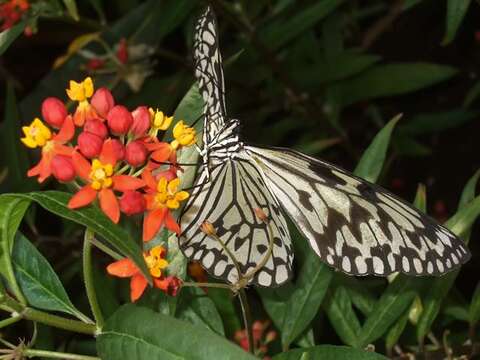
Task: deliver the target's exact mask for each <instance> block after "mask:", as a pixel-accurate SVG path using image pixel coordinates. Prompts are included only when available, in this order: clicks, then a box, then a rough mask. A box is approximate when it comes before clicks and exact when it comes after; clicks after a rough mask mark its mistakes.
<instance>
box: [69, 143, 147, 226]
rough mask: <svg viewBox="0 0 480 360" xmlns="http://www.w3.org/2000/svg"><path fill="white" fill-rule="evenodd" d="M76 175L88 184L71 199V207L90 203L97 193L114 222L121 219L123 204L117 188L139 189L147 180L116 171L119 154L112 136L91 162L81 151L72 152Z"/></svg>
mask: <svg viewBox="0 0 480 360" xmlns="http://www.w3.org/2000/svg"><path fill="white" fill-rule="evenodd" d="M72 159H73V164H74V166H75V170H76V172H77V175H78V176H80V178H82V179H83V180H84V181H85V182H86V183H87V184H86V185H85V186H84V187H83V188H81V189H80V190H79V191H78V192H77V193H76V194H75V195H73V196H72V198H71V199H70V201H69V202H68V207H69V208H70V209H78V208H81V207H84V206H87V205H89V204H91V203H92V202H93V201H94V200H95V199H96V198H97V196H98V199H99V202H100V208H101V209H102V211H103V212H104V213H105V215H107V216H108V217H109V218H110V219H111V220H112V221H113V222H114V223H118V221H119V219H120V206H119V203H118V199H117V197H116V195H115V193H114V191H120V192H125V191H128V190H137V189H140V188H142V187H143V186H144V185H145V184H144V182H143V180H141V179H138V178H134V177H132V176H128V175H121V174H116V173H115V165H116V164H117V155H116V154H115V148H114V145H113V142H112V141H111V140H106V141H105V143H104V144H103V147H102V151H101V153H100V155H99V157H98V159H93V161H92V162H91V163H90V162H89V161H88V160H87V159H85V158H84V157H83V156H82V155H81V154H80V153H79V152H77V151H75V152H74V153H73V155H72Z"/></svg>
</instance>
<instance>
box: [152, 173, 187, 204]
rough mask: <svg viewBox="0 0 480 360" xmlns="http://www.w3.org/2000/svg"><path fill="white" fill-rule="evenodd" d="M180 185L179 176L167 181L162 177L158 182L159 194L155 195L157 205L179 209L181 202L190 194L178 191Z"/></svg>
mask: <svg viewBox="0 0 480 360" xmlns="http://www.w3.org/2000/svg"><path fill="white" fill-rule="evenodd" d="M179 185H180V179H179V178H176V179H173V180H171V181H167V179H165V178H164V177H162V178H161V179H160V181H159V182H158V184H157V195H156V196H155V202H156V204H157V206H158V207H165V206H166V207H168V208H169V209H178V208H179V207H180V202H181V201H183V200H186V199H188V196H189V194H188V192H186V191H178V186H179Z"/></svg>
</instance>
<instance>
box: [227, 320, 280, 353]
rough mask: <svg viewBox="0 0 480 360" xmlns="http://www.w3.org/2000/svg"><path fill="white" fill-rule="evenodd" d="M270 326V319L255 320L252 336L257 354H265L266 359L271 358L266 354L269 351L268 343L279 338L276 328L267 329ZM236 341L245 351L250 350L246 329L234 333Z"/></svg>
mask: <svg viewBox="0 0 480 360" xmlns="http://www.w3.org/2000/svg"><path fill="white" fill-rule="evenodd" d="M269 326H270V321H268V320H266V321H259V320H257V321H255V322H254V323H253V325H252V337H253V343H254V347H253V348H254V349H255V355H256V356H259V357H261V356H263V359H264V360H268V359H270V357H269V356H266V354H267V352H268V344H270V343H271V342H272V341H274V340H275V339H276V338H277V332H276V331H275V330H270V331H268V332H267V331H266V330H267V329H268V327H269ZM234 339H235V342H236V343H237V344H238V345H240V346H241V347H242V348H243V349H244V350H245V351H248V335H247V332H246V331H245V330H238V331H237V332H236V333H235V335H234Z"/></svg>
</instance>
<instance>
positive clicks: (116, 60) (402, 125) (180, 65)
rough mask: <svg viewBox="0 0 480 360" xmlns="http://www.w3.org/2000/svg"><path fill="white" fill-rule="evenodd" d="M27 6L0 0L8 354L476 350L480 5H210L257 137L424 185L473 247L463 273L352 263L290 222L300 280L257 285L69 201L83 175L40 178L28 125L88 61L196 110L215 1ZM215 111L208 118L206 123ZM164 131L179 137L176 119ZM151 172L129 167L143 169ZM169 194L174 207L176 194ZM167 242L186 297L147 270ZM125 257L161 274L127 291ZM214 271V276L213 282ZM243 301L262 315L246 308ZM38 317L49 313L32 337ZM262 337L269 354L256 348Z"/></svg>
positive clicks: (110, 83) (109, 80) (183, 113)
mask: <svg viewBox="0 0 480 360" xmlns="http://www.w3.org/2000/svg"><path fill="white" fill-rule="evenodd" d="M17 1H18V0H17ZM14 2H15V1H13V0H10V1H6V2H3V3H2V4H1V5H0V6H1V9H2V11H0V26H2V30H3V31H2V32H1V33H0V55H2V62H1V64H0V73H1V74H2V76H3V77H4V78H5V79H6V86H5V92H4V101H3V102H1V105H2V108H1V110H2V113H3V114H4V116H3V118H2V120H1V122H0V154H1V155H2V156H1V157H0V276H1V280H2V281H1V282H0V309H1V310H2V311H3V312H2V317H1V319H0V329H2V338H5V339H9V341H13V340H15V341H16V339H17V338H23V339H26V340H25V343H24V342H21V343H20V344H18V346H17V345H11V344H7V345H5V347H6V349H5V353H6V354H10V353H11V354H23V355H24V356H25V357H44V358H48V357H49V356H56V357H57V358H58V357H62V356H64V357H65V358H70V359H80V360H81V359H85V360H88V359H98V357H100V358H102V359H150V358H151V359H155V358H162V359H178V358H185V359H212V358H220V357H221V358H222V359H223V358H225V359H243V358H245V359H254V358H258V357H263V358H265V359H267V358H272V359H278V360H281V359H317V358H319V359H365V360H370V359H372V360H373V359H383V358H386V357H389V358H396V357H400V356H403V355H405V353H412V354H415V356H418V357H419V358H420V357H426V358H428V357H430V356H434V354H436V355H438V354H440V355H439V356H441V357H447V356H449V357H452V356H461V355H465V356H467V357H472V358H473V357H474V356H475V355H478V349H480V344H479V342H480V336H479V332H478V328H479V327H478V325H479V322H480V282H479V281H478V277H477V276H476V274H478V271H479V270H480V269H479V268H478V261H476V259H477V258H478V254H479V253H478V239H477V238H478V230H477V229H476V227H475V222H476V220H477V218H478V216H479V215H480V196H478V194H477V191H476V188H477V183H478V179H479V177H480V170H478V169H477V168H476V167H475V166H476V165H475V164H477V163H478V162H477V161H476V159H477V155H476V154H477V153H478V151H477V144H476V141H475V140H476V136H475V134H474V132H475V131H477V132H478V131H479V129H478V125H477V124H476V120H477V118H478V114H479V109H478V107H479V103H478V98H479V94H480V82H478V80H475V77H476V75H475V70H472V69H476V68H477V67H478V64H477V63H475V61H476V60H474V59H475V57H474V56H470V55H468V56H466V55H465V54H476V55H478V53H479V51H480V35H479V32H478V30H477V26H478V25H477V24H476V23H474V21H473V20H474V18H475V15H477V16H478V13H479V8H478V1H477V2H475V1H470V0H442V1H437V0H403V1H402V0H398V1H397V0H395V1H386V0H373V1H368V2H362V1H342V0H319V1H315V0H308V1H301V2H300V1H293V0H275V1H266V0H261V1H245V0H234V1H224V0H212V1H208V3H210V4H211V5H212V6H213V7H214V9H215V11H216V13H217V15H218V22H219V29H220V36H221V39H222V41H221V46H222V53H223V55H224V58H225V80H226V90H227V94H226V100H227V109H228V112H229V113H230V114H231V116H232V117H237V116H238V117H239V118H240V119H241V121H242V123H243V134H242V135H243V136H244V137H245V138H247V139H249V140H250V142H253V143H260V144H263V145H275V146H285V145H287V146H290V147H292V148H296V149H299V150H302V151H304V152H307V153H309V154H311V155H313V156H319V155H320V156H321V157H322V158H324V159H326V160H328V161H330V162H333V163H336V164H338V165H341V166H343V167H345V168H348V169H355V170H354V173H355V174H356V175H358V176H360V177H362V178H365V179H367V180H369V181H370V182H374V183H379V184H380V185H382V186H385V187H387V188H391V189H392V191H393V192H395V193H397V194H398V195H399V196H401V197H404V198H407V199H413V198H414V192H415V189H417V184H418V183H424V184H426V185H420V186H418V189H417V196H416V199H415V201H414V204H415V206H417V208H419V209H420V210H422V211H424V212H426V213H428V214H430V215H431V216H432V217H435V218H436V219H437V220H439V221H441V222H444V224H445V225H446V226H447V227H448V228H449V229H450V230H452V231H453V232H454V233H455V234H457V235H458V236H460V237H461V238H462V239H463V240H464V241H465V242H466V243H468V244H469V247H470V248H471V251H472V254H473V260H472V261H470V262H469V263H467V264H466V265H465V266H464V269H462V270H455V271H453V272H450V273H448V274H446V275H445V276H442V277H439V278H413V277H408V276H405V275H401V274H400V275H399V274H396V276H390V277H389V278H388V279H383V278H376V277H370V276H369V277H365V278H354V277H349V276H347V275H345V274H343V273H339V272H335V271H334V270H333V269H332V268H330V267H328V266H327V265H326V264H324V263H322V262H321V261H320V260H319V258H318V257H317V256H316V255H315V254H314V253H313V251H312V250H311V248H310V247H309V246H308V244H307V242H306V241H305V239H304V238H303V237H302V236H301V235H300V234H299V232H298V231H297V230H296V229H294V227H293V226H291V228H290V231H291V235H292V239H293V245H294V249H295V259H296V260H295V264H294V272H295V277H294V279H292V281H290V282H289V283H287V284H286V285H284V286H281V287H279V288H275V289H254V288H248V290H247V291H246V294H245V293H243V294H242V293H240V294H236V293H234V292H231V291H230V288H229V287H228V286H226V285H225V284H222V283H220V282H218V281H216V280H214V279H211V278H209V277H208V276H207V274H206V273H205V272H204V271H203V270H202V269H201V268H200V267H199V266H196V265H195V264H194V263H187V260H186V259H185V257H184V256H183V255H182V253H181V251H180V249H179V247H178V243H177V239H176V236H175V234H174V233H172V232H171V231H170V232H169V231H167V230H166V229H164V230H161V231H158V232H155V234H154V235H155V236H154V238H153V239H152V240H151V242H149V243H145V244H144V243H143V242H142V241H141V230H139V229H141V216H140V215H135V216H133V217H125V216H123V218H122V220H121V221H119V222H118V224H116V223H114V222H112V221H111V220H110V219H109V217H110V218H111V216H110V215H111V214H110V215H109V213H108V211H107V212H105V210H103V212H102V209H100V207H98V206H97V205H93V206H90V207H86V208H82V209H78V210H73V209H71V208H70V207H69V206H68V204H69V200H70V195H69V194H68V193H69V192H74V191H77V189H74V187H75V184H74V183H71V182H70V183H68V184H64V183H59V182H53V181H45V182H42V183H38V182H36V181H33V180H32V179H30V178H28V177H27V175H26V173H27V171H28V169H29V168H30V167H31V165H33V164H35V163H37V162H38V159H34V157H35V156H34V155H32V154H33V152H31V151H29V152H27V149H26V148H25V146H23V145H22V143H21V142H20V140H19V139H20V137H21V136H22V134H21V131H22V126H27V125H28V124H30V123H31V122H32V120H33V119H34V118H35V117H40V113H41V107H42V102H43V101H44V99H45V98H47V97H51V96H55V97H58V98H59V99H60V100H61V102H62V103H64V102H65V103H66V107H67V110H68V112H69V113H72V115H74V116H77V115H75V114H76V113H77V112H78V109H77V108H76V107H77V105H78V104H77V102H79V103H81V101H82V100H81V99H77V98H75V96H73V97H72V96H70V99H71V100H68V97H67V95H66V93H65V88H67V87H68V86H69V84H68V81H69V80H75V81H81V80H83V79H85V78H86V77H87V76H90V77H92V78H93V79H94V83H95V88H96V89H98V88H100V87H106V88H108V89H110V90H111V92H112V93H113V95H114V98H115V101H116V104H124V105H126V106H127V107H128V109H129V110H134V109H135V108H137V107H138V106H142V105H148V106H151V107H152V108H153V110H157V109H158V110H162V111H163V112H164V113H165V115H172V116H173V118H174V121H175V122H177V121H179V120H183V121H184V123H185V124H187V125H192V124H193V123H194V122H195V121H196V120H197V119H198V118H199V117H200V115H201V114H202V109H203V105H204V104H203V100H202V98H201V96H200V94H199V93H198V88H197V86H196V85H195V83H194V77H193V64H192V61H191V48H192V37H193V31H194V29H193V24H194V21H195V19H196V17H197V15H198V13H199V11H200V9H201V8H202V7H203V6H204V2H195V1H189V0H181V1H166V0H162V1H158V0H148V1H140V0H122V1H115V2H102V1H98V0H90V1H88V2H80V1H76V0H64V1H56V0H32V1H26V0H21V1H19V2H18V4H20V3H21V4H22V6H23V7H21V8H15V9H14V8H11V7H8V6H6V5H4V4H10V3H12V4H13V3H14ZM439 3H441V6H438V5H439ZM25 4H28V6H25ZM19 6H20V5H19ZM5 9H6V10H5ZM12 9H13V10H12ZM412 29H413V30H412ZM439 29H441V30H440V31H439ZM52 34H55V35H56V34H62V36H61V37H58V38H57V37H56V36H53V35H52ZM412 34H413V35H412ZM54 39H56V40H54ZM477 57H478V56H477ZM73 100H75V101H73ZM88 101H89V100H87V102H88ZM154 113H155V111H154ZM399 114H401V115H399ZM97 115H98V114H97ZM78 116H79V115H78ZM78 116H77V118H76V119H75V121H79V120H78ZM44 120H45V119H44ZM202 126H203V124H202V122H201V121H199V122H197V123H195V126H194V129H195V130H196V131H197V134H200V133H201V130H202ZM167 128H168V126H167ZM52 129H53V128H52ZM54 131H57V130H54ZM470 133H471V134H470ZM78 135H79V131H78V129H77V132H76V134H75V136H78ZM115 136H117V135H115ZM117 137H118V138H119V139H121V140H122V141H124V142H125V143H128V142H129V141H131V140H132V139H130V138H128V136H124V137H122V136H117ZM200 137H201V136H199V138H200ZM127 138H128V139H127ZM137 140H138V139H137ZM198 140H199V142H200V141H201V139H198ZM163 141H165V143H170V144H172V143H173V142H174V141H179V140H178V136H175V137H173V136H172V135H170V132H167V133H166V135H165V139H163ZM192 144H193V143H192ZM190 145H191V144H190ZM198 157H199V156H198V152H197V151H196V149H195V147H194V146H191V147H187V146H185V148H184V149H183V150H182V151H179V152H178V159H177V160H178V162H179V163H180V164H194V163H197V162H198V160H199V159H198ZM169 161H170V159H169ZM136 170H137V171H134V167H132V171H130V170H129V171H130V173H129V174H130V175H132V176H137V177H138V178H140V175H139V172H138V169H136ZM195 171H196V170H195V167H194V166H183V173H182V177H181V179H182V180H181V185H180V187H181V188H183V189H186V188H189V187H191V185H192V183H193V181H194V177H195ZM56 177H57V178H58V176H57V175H56ZM173 210H174V209H172V215H173V216H174V217H178V215H179V214H180V210H179V211H173ZM104 213H106V214H104ZM83 240H84V241H85V242H84V247H83V249H82V245H81V243H82V241H83ZM158 246H160V247H162V248H164V249H168V252H167V253H166V254H164V253H161V254H160V255H158V254H157V255H158V256H157V258H155V261H156V262H157V264H162V266H163V265H165V263H164V262H163V261H165V262H166V263H168V264H169V265H168V270H167V272H168V274H170V273H171V274H173V275H175V279H177V277H178V279H181V280H179V281H181V283H182V284H183V285H184V286H183V287H182V288H181V289H179V292H178V294H176V296H172V295H174V294H175V293H176V291H177V290H178V289H177V288H178V287H179V285H178V284H180V283H178V284H177V283H175V284H177V285H178V286H173V287H172V286H171V285H172V283H168V285H160V284H159V283H158V282H156V281H157V280H158V279H161V280H163V279H164V277H163V275H161V276H160V275H159V276H158V277H156V276H155V275H153V274H152V271H153V270H152V266H151V261H152V258H148V256H153V255H151V254H153V253H154V250H153V249H155V248H157V247H158ZM158 249H159V248H157V250H158ZM142 250H144V251H145V252H142ZM158 251H160V250H158ZM82 260H83V262H82ZM145 260H146V262H147V263H146V262H145ZM115 263H116V264H120V265H122V266H123V265H125V264H127V266H131V268H134V269H135V272H134V273H132V274H129V275H128V276H129V277H131V278H132V284H133V283H134V280H133V279H134V278H135V276H136V277H137V280H138V279H139V278H141V279H143V280H141V281H144V283H145V284H146V283H147V282H149V283H150V284H153V285H155V286H156V288H154V287H151V288H150V287H148V288H147V290H146V291H145V293H143V296H142V298H141V299H139V300H138V301H136V302H135V303H132V304H127V305H125V304H124V303H127V302H130V298H129V295H128V294H129V292H128V289H127V288H128V281H126V280H123V279H118V278H113V277H111V276H109V275H108V274H107V271H106V269H109V270H108V273H110V274H114V275H117V276H122V277H125V276H126V275H125V274H124V273H122V272H121V271H120V272H118V269H117V271H113V270H112V267H111V265H110V267H107V265H108V264H115ZM165 266H166V265H165ZM124 269H125V268H121V270H122V271H123V270H124ZM158 269H160V267H158ZM163 269H164V268H163V267H162V268H161V270H162V271H163ZM119 274H120V275H119ZM195 283H200V285H201V286H193V285H195ZM212 283H213V286H215V288H208V287H207V286H208V285H209V284H210V285H212ZM82 285H85V286H82ZM162 286H164V289H163V290H164V291H165V292H162V291H159V289H162ZM174 290H175V291H174ZM242 296H245V298H242ZM238 299H240V300H238ZM245 299H246V300H247V303H248V304H250V309H251V313H252V315H253V320H254V321H253V324H249V327H251V328H249V329H248V330H251V331H246V330H245V323H247V324H248V323H249V322H248V321H247V322H245V323H244V322H243V320H244V318H243V317H242V314H243V313H242V307H241V306H240V304H241V305H243V306H244V305H245V303H244V300H245ZM120 304H124V305H120ZM26 321H29V322H32V323H33V324H34V326H33V329H34V332H33V335H32V332H31V329H32V327H27V326H24V322H26ZM252 329H253V330H252ZM64 331H69V332H72V333H74V334H75V335H73V336H68V337H66V336H63V335H64ZM77 334H78V336H77ZM249 335H251V336H252V338H253V341H254V344H255V346H254V347H255V349H253V350H254V351H253V352H254V354H249V353H248V352H247V351H245V350H248V343H249V341H248V336H249ZM438 339H441V340H438ZM2 343H3V341H2ZM235 343H236V344H235ZM237 345H240V346H237ZM242 347H243V349H242ZM2 351H3V350H2ZM78 353H81V354H83V355H78ZM2 354H3V352H2ZM2 358H3V357H2Z"/></svg>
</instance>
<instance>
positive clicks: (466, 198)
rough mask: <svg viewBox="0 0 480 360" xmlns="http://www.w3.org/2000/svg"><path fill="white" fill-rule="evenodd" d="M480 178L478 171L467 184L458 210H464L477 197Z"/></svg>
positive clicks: (479, 171)
mask: <svg viewBox="0 0 480 360" xmlns="http://www.w3.org/2000/svg"><path fill="white" fill-rule="evenodd" d="M479 178H480V170H477V171H476V172H475V174H473V176H472V177H471V178H470V179H469V180H468V181H467V184H466V185H465V187H464V188H463V191H462V195H461V196H460V201H459V202H458V208H459V209H460V208H462V207H464V206H465V205H467V204H468V203H469V202H470V201H472V200H473V198H474V197H475V189H476V188H477V183H478V179H479Z"/></svg>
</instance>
